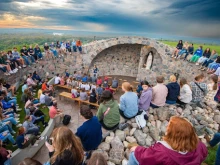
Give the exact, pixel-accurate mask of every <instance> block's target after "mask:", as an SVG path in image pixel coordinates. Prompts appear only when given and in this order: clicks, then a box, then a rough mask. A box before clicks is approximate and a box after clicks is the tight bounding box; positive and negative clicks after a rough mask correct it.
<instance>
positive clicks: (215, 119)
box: [214, 115, 220, 124]
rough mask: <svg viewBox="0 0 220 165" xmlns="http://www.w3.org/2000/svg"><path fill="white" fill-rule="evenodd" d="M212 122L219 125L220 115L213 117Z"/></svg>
mask: <svg viewBox="0 0 220 165" xmlns="http://www.w3.org/2000/svg"><path fill="white" fill-rule="evenodd" d="M214 121H216V122H217V123H218V124H220V115H215V116H214Z"/></svg>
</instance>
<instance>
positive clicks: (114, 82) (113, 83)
mask: <svg viewBox="0 0 220 165" xmlns="http://www.w3.org/2000/svg"><path fill="white" fill-rule="evenodd" d="M112 88H118V80H116V78H114V80H112Z"/></svg>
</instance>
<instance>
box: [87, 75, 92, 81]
mask: <svg viewBox="0 0 220 165" xmlns="http://www.w3.org/2000/svg"><path fill="white" fill-rule="evenodd" d="M87 82H88V83H92V77H91V76H90V75H88V78H87Z"/></svg>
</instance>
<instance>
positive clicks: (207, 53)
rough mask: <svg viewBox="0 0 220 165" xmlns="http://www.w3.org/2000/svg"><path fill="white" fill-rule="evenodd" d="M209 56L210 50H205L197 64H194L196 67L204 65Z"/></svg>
mask: <svg viewBox="0 0 220 165" xmlns="http://www.w3.org/2000/svg"><path fill="white" fill-rule="evenodd" d="M210 56H211V50H210V48H207V49H206V50H205V51H204V53H203V55H202V57H200V58H199V60H198V62H197V63H196V65H200V64H202V63H204V62H205V61H206V60H207V59H209V57H210Z"/></svg>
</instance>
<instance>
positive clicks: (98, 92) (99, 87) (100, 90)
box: [96, 85, 103, 100]
mask: <svg viewBox="0 0 220 165" xmlns="http://www.w3.org/2000/svg"><path fill="white" fill-rule="evenodd" d="M96 92H97V94H98V100H100V98H101V95H102V93H103V88H102V87H101V85H99V86H98V87H97V89H96Z"/></svg>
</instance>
